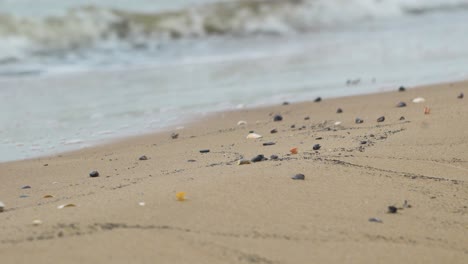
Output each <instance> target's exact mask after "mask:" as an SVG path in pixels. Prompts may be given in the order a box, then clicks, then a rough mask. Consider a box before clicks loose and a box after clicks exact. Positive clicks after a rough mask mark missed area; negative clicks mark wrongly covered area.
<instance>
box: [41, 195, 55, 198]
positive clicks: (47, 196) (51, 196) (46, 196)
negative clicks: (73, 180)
mask: <svg viewBox="0 0 468 264" xmlns="http://www.w3.org/2000/svg"><path fill="white" fill-rule="evenodd" d="M43 198H54V196H53V195H50V194H46V195H44V197H43Z"/></svg>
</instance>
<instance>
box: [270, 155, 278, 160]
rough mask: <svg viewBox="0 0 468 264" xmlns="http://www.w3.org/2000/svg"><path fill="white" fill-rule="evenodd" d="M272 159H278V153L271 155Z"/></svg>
mask: <svg viewBox="0 0 468 264" xmlns="http://www.w3.org/2000/svg"><path fill="white" fill-rule="evenodd" d="M270 159H272V160H277V159H278V156H277V155H271V156H270Z"/></svg>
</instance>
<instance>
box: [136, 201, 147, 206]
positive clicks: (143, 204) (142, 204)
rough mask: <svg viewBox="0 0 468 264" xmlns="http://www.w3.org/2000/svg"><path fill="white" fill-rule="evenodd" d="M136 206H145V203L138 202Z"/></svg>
mask: <svg viewBox="0 0 468 264" xmlns="http://www.w3.org/2000/svg"><path fill="white" fill-rule="evenodd" d="M138 205H139V206H145V205H146V203H145V202H139V203H138Z"/></svg>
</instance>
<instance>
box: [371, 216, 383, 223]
mask: <svg viewBox="0 0 468 264" xmlns="http://www.w3.org/2000/svg"><path fill="white" fill-rule="evenodd" d="M369 222H374V223H383V221H382V220H380V219H379V218H375V217H371V218H369Z"/></svg>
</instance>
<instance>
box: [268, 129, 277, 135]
mask: <svg viewBox="0 0 468 264" xmlns="http://www.w3.org/2000/svg"><path fill="white" fill-rule="evenodd" d="M270 133H271V134H275V133H278V130H277V129H276V128H274V129H272V130H270Z"/></svg>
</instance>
